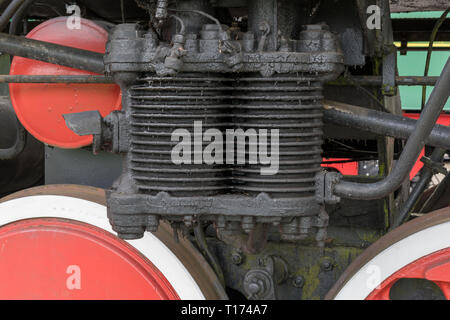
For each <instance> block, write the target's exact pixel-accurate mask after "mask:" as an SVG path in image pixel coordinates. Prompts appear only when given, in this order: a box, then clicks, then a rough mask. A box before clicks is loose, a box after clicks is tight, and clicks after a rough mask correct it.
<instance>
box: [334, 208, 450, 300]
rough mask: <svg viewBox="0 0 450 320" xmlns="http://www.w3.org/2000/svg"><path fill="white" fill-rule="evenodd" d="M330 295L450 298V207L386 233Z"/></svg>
mask: <svg viewBox="0 0 450 320" xmlns="http://www.w3.org/2000/svg"><path fill="white" fill-rule="evenodd" d="M326 298H327V299H344V300H363V299H367V300H388V299H439V298H443V299H444V298H445V299H450V207H449V208H445V209H441V210H438V211H435V212H433V213H429V214H427V215H425V216H423V217H420V218H417V219H414V220H412V221H410V222H408V223H406V224H404V225H402V226H400V227H399V228H397V229H395V230H394V231H392V232H390V233H388V234H387V235H385V236H384V237H382V238H381V239H379V240H378V241H377V242H375V243H374V244H373V245H372V246H371V247H369V248H368V249H367V250H366V251H364V252H363V253H362V254H361V255H360V256H358V258H356V259H355V261H354V262H353V263H352V264H351V265H350V266H349V267H348V268H347V270H346V271H345V272H344V273H343V275H342V276H341V278H340V279H339V280H338V281H337V283H336V284H335V285H334V287H333V288H332V289H331V290H330V291H329V292H328V294H327V297H326Z"/></svg>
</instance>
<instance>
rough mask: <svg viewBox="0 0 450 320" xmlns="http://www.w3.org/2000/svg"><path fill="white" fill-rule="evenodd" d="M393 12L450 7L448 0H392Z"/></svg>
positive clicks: (435, 9)
mask: <svg viewBox="0 0 450 320" xmlns="http://www.w3.org/2000/svg"><path fill="white" fill-rule="evenodd" d="M390 4H391V12H411V11H439V10H445V9H447V8H448V1H447V0H390Z"/></svg>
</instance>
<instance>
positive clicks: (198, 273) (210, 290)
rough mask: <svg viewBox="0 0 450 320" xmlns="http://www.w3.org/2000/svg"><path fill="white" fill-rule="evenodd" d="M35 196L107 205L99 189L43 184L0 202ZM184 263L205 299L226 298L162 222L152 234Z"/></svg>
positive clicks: (186, 244) (201, 264)
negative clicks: (53, 196) (61, 197)
mask: <svg viewBox="0 0 450 320" xmlns="http://www.w3.org/2000/svg"><path fill="white" fill-rule="evenodd" d="M36 195H59V196H68V197H74V198H79V199H84V200H88V201H92V202H95V203H98V204H101V205H106V199H105V191H104V190H103V189H99V188H93V187H88V186H77V185H46V186H41V187H36V188H31V189H27V190H23V191H20V192H17V193H14V194H11V195H9V196H7V197H5V198H2V199H0V203H2V202H6V201H9V200H13V199H18V198H23V197H30V196H36ZM154 234H155V235H156V236H157V237H158V239H160V240H161V241H162V242H163V243H164V244H165V245H166V246H167V247H168V248H169V249H170V250H171V251H172V252H173V253H174V254H175V255H176V256H177V257H178V259H179V260H180V261H181V262H182V263H183V265H184V266H185V267H186V269H188V271H189V272H190V274H191V275H192V277H193V278H194V279H195V281H196V282H197V284H198V285H199V287H200V288H201V290H202V292H203V294H204V295H205V297H206V299H211V300H217V299H227V296H226V294H225V291H224V289H223V287H222V286H221V284H220V282H219V281H218V280H217V277H216V275H215V274H214V271H212V269H211V267H210V266H209V265H208V264H207V262H206V261H205V259H204V258H203V257H202V256H201V255H200V253H199V252H198V251H197V250H196V249H195V248H194V246H193V245H192V244H191V243H190V242H189V241H188V240H187V239H184V238H183V239H180V242H179V243H177V242H176V241H175V239H174V236H173V231H172V229H171V227H170V226H169V225H168V224H165V223H162V224H161V228H160V229H159V230H158V232H156V233H154Z"/></svg>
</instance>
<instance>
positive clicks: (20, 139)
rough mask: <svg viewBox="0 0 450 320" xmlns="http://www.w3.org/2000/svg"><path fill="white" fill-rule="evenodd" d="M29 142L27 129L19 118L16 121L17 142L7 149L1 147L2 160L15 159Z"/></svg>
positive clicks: (0, 155) (0, 158) (0, 157)
mask: <svg viewBox="0 0 450 320" xmlns="http://www.w3.org/2000/svg"><path fill="white" fill-rule="evenodd" d="M26 143H27V131H26V130H25V128H24V127H23V126H22V124H21V123H20V122H19V120H17V122H16V142H15V143H14V145H13V146H12V147H10V148H7V149H0V160H11V159H15V158H17V157H18V156H19V154H21V153H22V151H23V149H25V145H26Z"/></svg>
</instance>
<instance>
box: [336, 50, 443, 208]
mask: <svg viewBox="0 0 450 320" xmlns="http://www.w3.org/2000/svg"><path fill="white" fill-rule="evenodd" d="M449 93H450V58H449V59H448V60H447V63H446V64H445V67H444V70H443V71H442V74H441V76H440V77H439V80H438V82H437V83H436V86H435V87H434V89H433V91H432V92H431V95H430V98H429V99H428V101H427V104H426V106H425V108H424V110H423V111H422V113H421V116H420V119H419V120H418V121H417V124H416V127H415V130H414V131H413V132H412V134H411V136H410V138H409V139H408V142H407V143H406V146H405V148H404V149H403V152H402V154H401V156H400V159H399V160H398V161H397V163H396V165H395V166H394V168H393V170H392V172H391V173H390V174H389V175H388V176H387V177H386V178H385V179H383V180H381V181H379V182H376V183H354V182H350V181H342V180H341V181H340V182H339V183H337V184H336V185H335V187H334V194H335V195H337V196H340V197H342V198H349V199H357V200H373V199H381V198H383V197H385V196H387V195H388V194H390V193H391V192H393V191H395V190H396V189H397V188H398V187H399V186H400V185H401V184H402V182H403V181H404V180H405V179H406V177H407V175H408V173H409V172H410V171H411V169H412V167H413V166H414V164H415V163H416V161H417V158H418V157H419V155H420V152H421V151H422V149H423V147H424V146H425V141H426V139H427V138H428V136H429V135H430V133H431V131H432V129H433V127H434V124H435V123H436V121H437V119H438V117H439V114H440V113H441V111H442V109H443V108H444V105H445V103H446V102H447V99H448V96H449Z"/></svg>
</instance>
